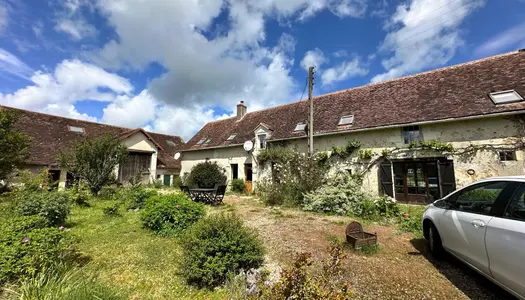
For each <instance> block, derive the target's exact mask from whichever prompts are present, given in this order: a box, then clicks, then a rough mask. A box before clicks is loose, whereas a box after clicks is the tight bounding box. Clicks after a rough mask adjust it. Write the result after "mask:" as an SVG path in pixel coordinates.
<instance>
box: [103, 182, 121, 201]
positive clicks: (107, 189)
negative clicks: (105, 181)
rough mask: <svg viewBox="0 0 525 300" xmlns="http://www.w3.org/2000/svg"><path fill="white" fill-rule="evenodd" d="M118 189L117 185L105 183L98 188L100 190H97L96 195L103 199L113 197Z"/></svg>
mask: <svg viewBox="0 0 525 300" xmlns="http://www.w3.org/2000/svg"><path fill="white" fill-rule="evenodd" d="M118 191H120V189H119V188H118V187H116V186H114V185H106V186H104V187H103V188H102V189H101V190H100V192H98V196H99V197H100V198H103V199H113V198H114V197H115V195H116V194H117V193H118Z"/></svg>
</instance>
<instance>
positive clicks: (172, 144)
mask: <svg viewBox="0 0 525 300" xmlns="http://www.w3.org/2000/svg"><path fill="white" fill-rule="evenodd" d="M166 143H168V145H170V146H173V147H175V146H176V144H175V143H174V142H173V141H170V140H166Z"/></svg>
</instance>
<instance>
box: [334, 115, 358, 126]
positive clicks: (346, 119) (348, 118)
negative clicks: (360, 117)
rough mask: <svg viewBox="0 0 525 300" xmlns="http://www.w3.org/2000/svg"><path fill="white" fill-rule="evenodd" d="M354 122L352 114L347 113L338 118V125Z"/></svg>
mask: <svg viewBox="0 0 525 300" xmlns="http://www.w3.org/2000/svg"><path fill="white" fill-rule="evenodd" d="M353 123H354V115H347V116H342V117H341V119H339V124H337V125H339V126H341V125H351V124H353Z"/></svg>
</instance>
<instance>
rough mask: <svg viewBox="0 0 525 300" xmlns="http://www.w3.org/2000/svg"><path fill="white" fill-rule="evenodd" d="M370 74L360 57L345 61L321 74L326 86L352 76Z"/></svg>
mask: <svg viewBox="0 0 525 300" xmlns="http://www.w3.org/2000/svg"><path fill="white" fill-rule="evenodd" d="M366 74H368V69H367V68H366V67H364V66H363V65H362V64H361V61H360V60H359V58H354V59H353V60H350V61H344V62H342V63H340V64H338V65H337V66H335V67H332V68H329V69H327V70H325V71H324V72H323V74H322V75H321V82H322V84H323V85H324V86H329V85H331V84H333V83H336V82H339V81H344V80H346V79H348V78H350V77H352V76H362V75H366Z"/></svg>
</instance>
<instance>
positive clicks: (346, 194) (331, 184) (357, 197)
mask: <svg viewBox="0 0 525 300" xmlns="http://www.w3.org/2000/svg"><path fill="white" fill-rule="evenodd" d="M368 198H369V196H368V195H367V194H366V193H365V192H364V191H363V190H362V188H361V180H359V179H357V178H355V177H354V176H351V175H336V176H334V177H332V178H331V179H329V180H328V183H327V184H325V185H324V186H322V187H321V188H319V189H317V190H316V191H314V192H312V193H307V194H305V195H304V201H303V210H306V211H315V212H323V213H330V214H336V215H347V214H349V213H350V212H352V210H353V205H354V203H362V202H365V201H366V200H367V199H368Z"/></svg>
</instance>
